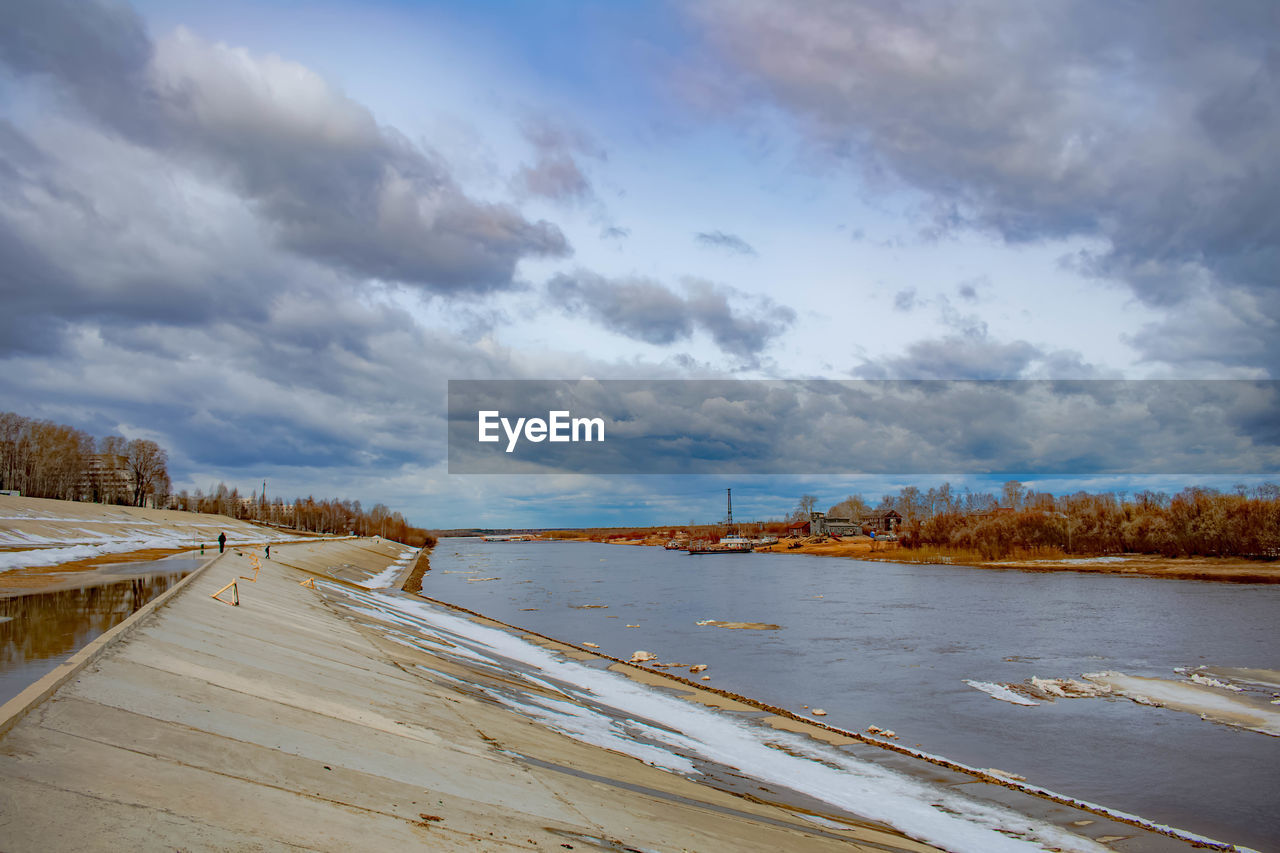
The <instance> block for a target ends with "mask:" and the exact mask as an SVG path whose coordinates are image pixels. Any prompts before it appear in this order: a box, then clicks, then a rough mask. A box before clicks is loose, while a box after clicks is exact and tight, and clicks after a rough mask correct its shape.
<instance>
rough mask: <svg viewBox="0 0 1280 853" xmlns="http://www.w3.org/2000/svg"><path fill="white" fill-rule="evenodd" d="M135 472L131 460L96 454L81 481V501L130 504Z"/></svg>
mask: <svg viewBox="0 0 1280 853" xmlns="http://www.w3.org/2000/svg"><path fill="white" fill-rule="evenodd" d="M133 485H134V478H133V470H132V469H131V468H130V467H129V458H128V457H127V456H120V455H119V454H115V453H95V454H93V455H92V456H90V457H89V464H88V465H86V466H85V473H84V479H82V480H81V481H80V494H81V500H88V501H99V502H102V503H117V502H121V501H123V502H125V503H129V502H131V501H132V500H133Z"/></svg>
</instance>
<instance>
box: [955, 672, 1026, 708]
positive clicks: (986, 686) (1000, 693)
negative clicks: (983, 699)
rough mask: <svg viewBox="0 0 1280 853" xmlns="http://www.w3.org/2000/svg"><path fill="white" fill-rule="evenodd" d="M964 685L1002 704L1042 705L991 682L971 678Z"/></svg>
mask: <svg viewBox="0 0 1280 853" xmlns="http://www.w3.org/2000/svg"><path fill="white" fill-rule="evenodd" d="M964 683H965V684H967V685H969V686H970V687H972V688H973V689H975V690H981V691H982V692H983V693H985V694H987V695H988V696H990V697H991V698H992V699H999V700H1000V701H1001V702H1008V703H1010V704H1013V705H1039V704H1040V703H1039V702H1037V701H1035V700H1034V699H1028V698H1027V697H1026V696H1023V695H1022V694H1021V693H1016V692H1014V691H1013V690H1012V689H1010V688H1009V687H1008V686H1007V685H1004V684H995V683H994V682H991V681H974V680H973V679H971V678H966V679H964Z"/></svg>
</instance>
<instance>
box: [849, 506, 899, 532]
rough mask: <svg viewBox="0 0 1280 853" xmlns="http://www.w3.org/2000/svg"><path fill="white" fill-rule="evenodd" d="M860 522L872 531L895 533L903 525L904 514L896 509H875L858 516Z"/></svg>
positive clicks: (863, 526)
mask: <svg viewBox="0 0 1280 853" xmlns="http://www.w3.org/2000/svg"><path fill="white" fill-rule="evenodd" d="M858 524H860V525H861V526H862V529H863V530H866V531H869V532H871V533H895V532H897V530H898V528H899V527H901V526H902V514H901V513H900V512H898V511H897V510H896V509H873V510H872V511H871V512H866V513H863V514H862V515H860V516H858Z"/></svg>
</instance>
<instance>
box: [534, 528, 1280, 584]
mask: <svg viewBox="0 0 1280 853" xmlns="http://www.w3.org/2000/svg"><path fill="white" fill-rule="evenodd" d="M553 541H564V542H592V541H598V540H593V539H591V538H590V537H589V536H588V535H587V534H585V533H584V534H582V535H581V536H576V537H572V538H570V537H557V538H556V539H555V540H553ZM796 541H799V542H800V545H799V547H794V548H793V547H789V545H791V544H794V543H795V542H796ZM664 543H665V540H664V539H663V538H662V537H658V536H648V537H646V538H644V539H612V540H608V541H605V542H603V543H601V544H608V545H645V546H661V545H663V544H664ZM756 551H757V552H758V553H764V554H769V553H773V554H806V555H809V556H814V557H835V558H839V559H846V560H857V561H860V562H885V563H916V564H924V565H938V566H959V567H965V568H973V569H1012V570H1016V571H1023V572H1085V573H1089V574H1107V575H1125V576H1129V577H1147V578H1169V579H1173V580H1197V581H1213V582H1219V583H1266V584H1274V583H1280V560H1275V559H1265V558H1259V559H1247V558H1241V557H1161V556H1159V555H1155V554H1107V555H1096V556H1068V555H1061V556H1058V555H1055V556H1052V557H1045V558H1019V559H1008V560H982V559H976V560H975V559H972V555H971V554H968V553H964V552H956V551H949V550H948V549H945V548H936V547H929V548H912V549H908V548H902V547H900V546H899V545H898V543H897V542H893V541H885V540H872V539H871V538H869V537H865V536H859V537H854V538H852V539H845V540H840V541H832V540H827V541H824V542H813V541H807V540H790V541H788V540H786V539H783V540H781V541H780V542H779V543H778V544H776V545H771V546H765V547H763V548H757V549H756Z"/></svg>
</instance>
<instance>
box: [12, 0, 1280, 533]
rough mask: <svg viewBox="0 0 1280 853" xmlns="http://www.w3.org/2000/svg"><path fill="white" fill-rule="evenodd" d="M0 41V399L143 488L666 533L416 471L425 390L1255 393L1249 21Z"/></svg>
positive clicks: (1256, 95) (233, 23) (175, 15)
mask: <svg viewBox="0 0 1280 853" xmlns="http://www.w3.org/2000/svg"><path fill="white" fill-rule="evenodd" d="M0 18H2V19H3V24H4V26H2V27H0V294H2V295H3V305H4V311H3V312H0V409H6V410H11V411H17V412H19V413H21V414H24V415H28V416H34V417H41V418H49V419H52V420H56V421H59V422H63V423H71V424H74V425H75V426H78V427H80V428H83V429H86V430H88V431H90V432H92V433H94V434H96V435H105V434H111V433H114V434H122V435H125V436H127V437H130V438H132V437H146V438H152V439H155V440H156V441H159V442H160V443H161V444H162V445H164V446H165V447H167V448H168V449H169V452H170V459H171V466H170V467H171V473H172V475H173V478H174V481H175V486H176V487H177V488H183V487H186V488H192V489H193V488H196V487H200V488H208V487H209V485H210V484H213V483H216V482H217V481H219V480H224V481H226V482H228V483H229V484H235V485H238V486H239V487H240V488H242V489H243V490H245V491H248V490H250V489H251V488H253V487H254V486H255V485H256V484H258V483H260V482H261V480H262V479H263V478H266V479H268V480H269V481H270V486H269V490H270V491H271V492H272V493H273V494H274V493H280V494H284V495H287V496H292V495H294V494H306V493H314V494H316V495H317V496H320V495H335V496H344V497H353V498H359V499H361V500H362V501H364V502H366V503H372V502H374V501H377V500H381V501H383V502H386V503H388V504H390V505H392V506H393V508H396V509H400V510H402V511H403V512H405V514H406V515H407V516H409V517H410V519H411V520H413V521H415V522H417V523H419V524H424V525H427V526H450V525H463V524H473V523H488V524H512V525H518V524H553V523H558V522H559V523H568V522H578V523H592V522H598V523H611V522H615V521H617V522H624V523H625V522H626V521H637V522H638V521H667V520H671V521H687V520H689V517H690V516H693V515H699V514H701V515H706V514H708V513H710V512H713V511H715V512H718V511H719V501H720V498H719V497H718V496H717V495H718V494H719V493H718V489H719V488H720V487H722V486H723V485H734V483H733V482H728V483H726V482H724V481H721V480H717V479H715V478H706V479H703V478H696V479H694V478H690V479H687V480H679V479H671V478H664V479H646V478H631V479H627V480H624V481H617V480H608V479H604V478H595V477H572V476H563V477H523V478H521V477H514V478H509V477H493V476H490V477H466V476H459V475H452V476H451V475H449V473H448V470H447V466H446V427H445V420H446V411H445V392H446V382H447V381H448V380H450V379H455V380H456V379H520V378H539V379H547V378H554V379H579V378H587V377H589V378H598V379H606V378H607V379H680V378H744V379H812V378H824V379H886V378H907V379H995V378H998V379H1028V378H1034V379H1045V378H1048V379H1092V378H1120V379H1191V378H1194V379H1280V335H1278V334H1277V329H1276V325H1277V319H1280V289H1278V287H1277V286H1278V285H1280V281H1278V280H1277V279H1278V278H1280V273H1278V272H1277V270H1280V248H1278V247H1280V145H1277V144H1276V140H1277V139H1280V50H1278V49H1277V48H1276V45H1277V44H1280V5H1277V4H1276V3H1274V2H1271V0H1261V2H1256V3H1255V2H1248V0H1238V2H1229V3H1209V2H1194V1H1193V0H1192V1H1189V2H1166V3H1143V2H1133V3H1124V4H1119V3H1112V2H1101V0H1099V2H1073V0H1061V2H1054V3H1035V4H1029V3H1023V2H1016V0H1007V2H994V0H992V1H991V2H982V0H978V2H963V3H960V2H956V3H948V2H941V0H938V1H937V2H909V0H902V1H901V2H881V1H880V0H866V1H865V2H848V0H830V2H822V0H806V2H804V3H796V4H790V5H789V6H787V5H784V4H778V3H776V2H763V0H761V2H751V0H701V1H700V2H679V3H675V2H672V3H657V2H610V3H585V2H560V1H559V0H547V2H539V3H524V2H515V0H511V2H482V3H457V2H454V3H447V2H388V0H362V2H359V3H355V2H348V3H341V2H328V3H318V4H313V3H307V4H302V3H297V2H294V1H293V0H278V1H277V2H263V0H255V2H252V3H250V2H240V0H220V2H218V3H195V2H181V0H178V2H175V0H165V2H158V0H157V2H135V3H133V4H132V5H130V4H127V3H124V2H115V1H114V0H112V1H111V2H69V0H9V2H6V3H5V4H4V7H3V10H0ZM939 473H940V474H956V473H963V472H939ZM1200 479H1203V478H1200ZM1162 483H1163V481H1162ZM738 485H739V488H740V489H742V490H743V492H744V493H747V494H750V495H751V497H750V498H749V500H750V501H752V502H753V503H750V504H748V506H749V508H750V509H751V510H752V511H755V512H758V513H759V514H761V515H770V514H781V513H782V512H785V511H786V510H788V509H789V508H790V507H791V506H792V505H794V502H795V498H796V496H797V495H798V494H799V493H800V492H802V491H810V492H814V493H816V494H819V495H820V496H821V500H820V503H823V502H826V501H827V498H828V497H829V498H830V502H832V503H834V502H835V501H836V500H838V499H839V498H841V497H842V496H843V495H844V494H847V493H849V492H851V491H859V490H865V491H868V492H869V493H872V494H877V490H879V489H882V488H885V487H888V486H891V485H894V483H893V482H891V481H889V480H885V479H877V480H875V481H859V480H857V479H856V478H853V479H851V478H839V479H837V478H834V477H833V478H831V479H830V480H829V481H824V480H822V479H821V478H816V479H815V478H812V477H809V478H804V479H800V478H796V479H794V480H788V479H786V478H772V479H769V480H767V481H766V480H759V481H755V482H751V483H741V482H739V484H738ZM703 494H705V495H706V496H707V497H706V500H705V501H703V499H702V498H701V497H696V496H699V495H703ZM704 507H705V509H704Z"/></svg>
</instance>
